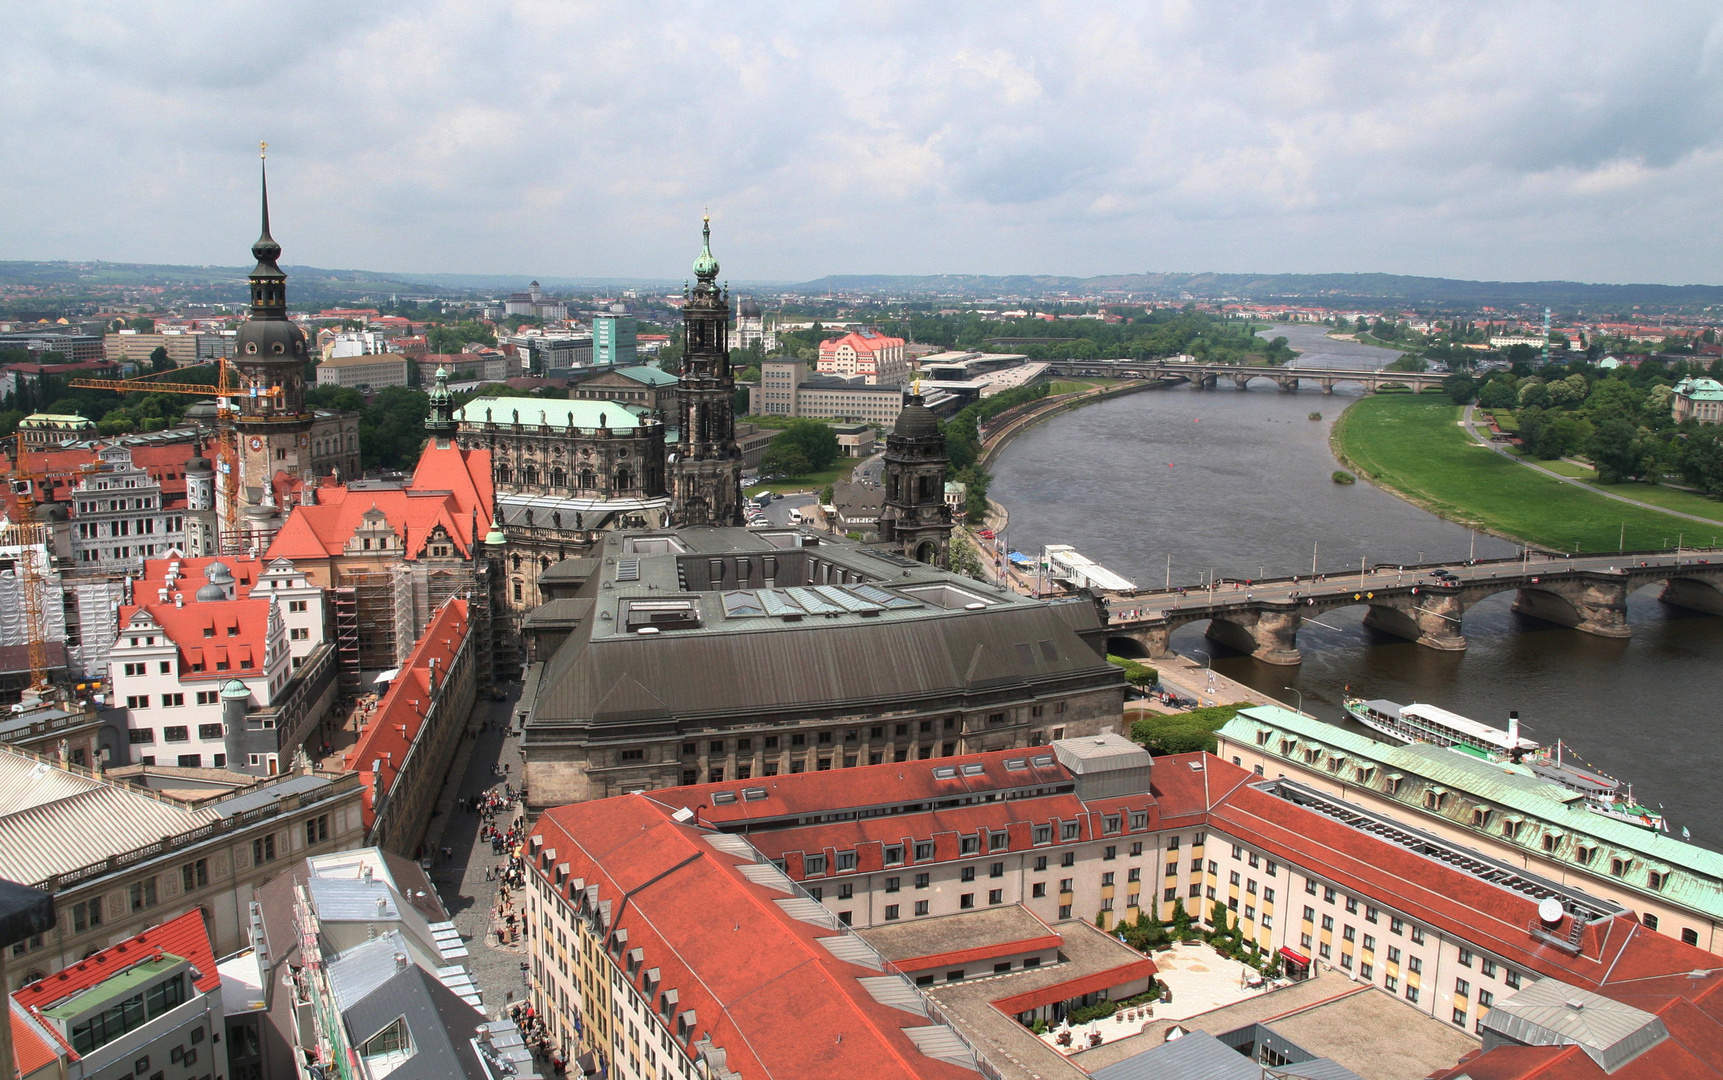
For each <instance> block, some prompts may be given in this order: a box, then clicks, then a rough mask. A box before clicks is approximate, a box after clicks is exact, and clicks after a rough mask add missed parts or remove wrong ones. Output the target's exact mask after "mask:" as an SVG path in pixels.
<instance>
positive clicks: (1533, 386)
mask: <svg viewBox="0 0 1723 1080" xmlns="http://www.w3.org/2000/svg"><path fill="white" fill-rule="evenodd" d="M1519 397H1520V408H1522V409H1528V408H1538V409H1542V408H1547V407H1548V406H1549V403H1550V391H1549V387H1548V386H1545V385H1544V381H1543V380H1542V379H1540V378H1538V377H1537V376H1535V375H1534V376H1532V377H1531V378H1529V379H1522V380H1520V394H1519Z"/></svg>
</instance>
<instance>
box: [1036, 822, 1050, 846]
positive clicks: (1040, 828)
mask: <svg viewBox="0 0 1723 1080" xmlns="http://www.w3.org/2000/svg"><path fill="white" fill-rule="evenodd" d="M1052 842H1053V826H1051V825H1037V826H1035V843H1037V844H1051V843H1052Z"/></svg>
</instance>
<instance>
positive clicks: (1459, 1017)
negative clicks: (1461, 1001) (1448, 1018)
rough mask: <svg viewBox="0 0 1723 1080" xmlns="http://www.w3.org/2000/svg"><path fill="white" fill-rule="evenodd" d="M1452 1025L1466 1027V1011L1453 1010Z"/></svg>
mask: <svg viewBox="0 0 1723 1080" xmlns="http://www.w3.org/2000/svg"><path fill="white" fill-rule="evenodd" d="M1454 1023H1456V1024H1458V1025H1460V1026H1461V1027H1465V1026H1466V1010H1464V1009H1455V1010H1454Z"/></svg>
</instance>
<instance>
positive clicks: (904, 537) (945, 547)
mask: <svg viewBox="0 0 1723 1080" xmlns="http://www.w3.org/2000/svg"><path fill="white" fill-rule="evenodd" d="M947 464H949V459H948V458H947V457H946V456H945V436H944V435H943V434H942V433H941V432H940V430H939V421H938V420H936V419H935V418H934V415H933V411H932V410H931V409H929V408H928V407H927V406H926V405H925V404H923V403H922V400H921V392H920V386H919V384H918V386H917V387H916V390H915V391H914V392H912V393H911V394H910V396H909V401H908V403H906V404H905V405H904V407H903V411H902V412H900V413H898V414H897V423H896V424H895V425H893V427H892V429H891V434H890V435H887V436H886V439H885V466H884V469H883V475H882V479H883V480H884V481H885V507H884V508H883V509H882V510H881V511H880V515H879V536H880V539H881V540H883V541H884V542H886V543H887V544H889V545H890V546H891V547H893V548H895V549H896V550H898V551H899V552H902V553H903V554H904V555H905V556H907V557H909V558H911V559H914V560H915V561H917V562H924V563H932V564H933V565H935V566H938V567H940V568H942V569H950V567H951V508H950V507H949V506H947V505H945V467H946V465H947Z"/></svg>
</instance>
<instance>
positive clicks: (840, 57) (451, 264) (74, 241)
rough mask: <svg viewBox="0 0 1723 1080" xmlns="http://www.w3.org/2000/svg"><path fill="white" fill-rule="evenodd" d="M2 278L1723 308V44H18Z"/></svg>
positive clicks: (1385, 22)
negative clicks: (259, 194)
mask: <svg viewBox="0 0 1723 1080" xmlns="http://www.w3.org/2000/svg"><path fill="white" fill-rule="evenodd" d="M5 29H6V31H7V32H6V33H5V34H4V35H3V36H0V121H3V122H4V128H5V131H6V134H7V146H8V149H9V151H10V152H9V153H8V154H7V155H6V156H7V159H8V160H7V164H6V166H5V167H4V168H3V169H0V206H3V208H4V210H3V212H0V259H112V260H124V261H142V262H163V263H222V264H230V265H236V264H238V263H240V262H241V261H243V259H244V253H245V249H246V247H247V246H248V245H249V243H250V241H251V240H252V239H253V238H254V236H255V234H256V225H255V221H256V211H255V198H254V195H255V186H256V172H257V151H256V145H257V142H258V141H259V140H260V139H267V140H268V141H269V143H270V159H269V161H270V170H271V176H272V179H273V183H274V197H273V200H272V202H273V207H274V220H275V225H276V228H275V234H276V237H277V239H279V240H280V241H281V242H282V244H283V245H284V247H285V248H286V257H285V261H287V262H289V263H304V264H309V265H316V266H323V267H352V268H363V269H371V270H380V271H394V272H414V271H417V272H438V271H442V272H468V273H524V274H534V275H543V276H590V277H627V276H638V277H653V278H672V279H674V278H681V277H683V276H686V274H687V266H688V264H689V262H690V261H691V259H692V257H693V255H694V254H695V253H696V251H697V249H698V229H699V217H700V212H701V210H702V208H703V207H705V206H707V205H710V206H711V209H712V215H713V229H714V246H715V249H716V251H717V254H718V256H719V259H720V261H721V262H722V263H723V265H724V268H725V273H726V275H727V276H731V277H734V278H735V279H737V280H803V279H807V278H812V277H817V276H820V275H824V274H831V273H942V272H951V273H1057V274H1079V275H1089V274H1104V273H1126V272H1140V271H1202V270H1219V271H1237V272H1291V271H1303V272H1326V271H1385V272H1391V273H1407V274H1429V275H1441V276H1449V277H1465V278H1489V279H1529V278H1573V279H1580V280H1587V281H1648V282H1707V283H1718V282H1723V243H1719V238H1720V237H1723V197H1720V195H1723V8H1720V7H1719V5H1718V4H1717V3H1715V2H1714V0H1708V2H1695V3H1690V2H1685V0H1658V2H1657V3H1655V4H1643V3H1639V4H1628V3H1619V4H1593V3H1586V2H1583V0H1563V2H1560V3H1549V4H1539V3H1520V2H1511V0H1510V2H1504V0H1490V2H1479V3H1443V2H1440V0H1419V2H1415V3H1364V2H1356V3H1328V4H1321V3H1300V2H1297V0H1269V2H1263V3H1222V2H1207V3H1199V2H1190V3H1181V2H1176V0H1168V2H1156V0H1138V2H1136V3H1119V4H1114V3H1097V2H1085V3H1075V2H1066V3H1046V4H1034V3H1015V4H1011V3H988V4H980V3H957V4H952V3H928V4H921V3H907V2H905V3H874V4H863V3H855V2H851V3H844V4H835V3H834V4H827V3H816V2H812V0H799V2H793V3H785V4H781V5H773V4H749V3H740V2H730V3H702V2H699V0H680V2H675V3H665V4H659V3H651V2H639V0H637V2H631V3H627V4H622V3H615V4H584V3H575V2H550V0H522V2H514V3H509V2H480V0H467V2H455V3H437V2H435V0H418V2H414V3H404V2H403V3H394V2H387V0H358V2H354V0H342V2H332V0H293V2H290V3H280V2H273V3H245V2H240V0H227V2H224V3H222V4H201V3H200V4H193V3H189V2H187V3H177V2H173V0H152V2H151V3H148V4H140V3H130V2H127V3H110V4H103V3H86V2H80V0H58V2H56V3H52V4H47V3H43V4H14V5H9V6H8V9H7V14H6V21H5Z"/></svg>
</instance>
